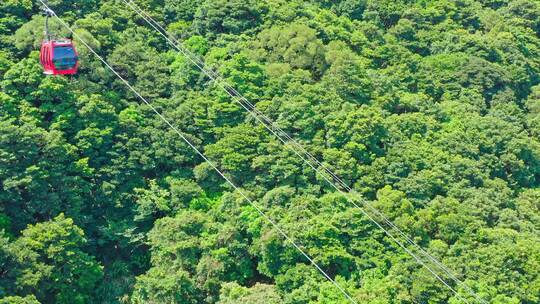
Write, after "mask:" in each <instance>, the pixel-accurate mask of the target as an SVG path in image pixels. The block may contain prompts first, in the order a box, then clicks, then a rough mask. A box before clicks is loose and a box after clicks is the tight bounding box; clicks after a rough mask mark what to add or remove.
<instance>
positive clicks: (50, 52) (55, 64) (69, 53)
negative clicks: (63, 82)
mask: <svg viewBox="0 0 540 304" xmlns="http://www.w3.org/2000/svg"><path fill="white" fill-rule="evenodd" d="M39 59H40V62H41V65H42V66H43V70H44V71H43V72H44V73H45V74H47V75H73V74H75V73H77V68H78V67H79V55H78V54H77V50H75V46H73V42H72V41H71V40H49V41H44V42H43V43H42V44H41V54H40V57H39Z"/></svg>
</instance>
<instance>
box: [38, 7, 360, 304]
mask: <svg viewBox="0 0 540 304" xmlns="http://www.w3.org/2000/svg"><path fill="white" fill-rule="evenodd" d="M39 1H40V2H41V3H42V4H43V6H44V7H46V8H47V9H49V10H50V11H51V12H52V14H53V16H54V17H55V18H56V19H57V20H58V21H59V22H60V24H62V26H64V27H65V28H66V29H68V30H69V31H70V32H71V33H72V34H73V36H74V37H75V38H77V39H78V40H79V41H80V42H81V43H82V44H83V45H84V46H85V47H86V48H88V50H90V52H92V54H94V55H95V56H96V57H97V58H98V59H99V60H100V61H101V62H102V63H103V64H104V65H105V66H106V67H107V68H109V70H111V72H113V74H115V75H116V76H117V77H118V78H119V79H120V80H121V81H122V82H123V83H124V84H125V85H126V86H127V87H128V88H129V89H130V90H131V91H132V92H133V93H134V94H135V95H136V96H137V97H138V98H139V99H141V100H142V101H143V102H144V103H145V104H146V105H147V106H148V107H149V108H150V109H151V110H152V111H153V112H154V113H155V114H156V115H157V116H158V117H159V118H160V119H161V120H162V121H163V122H164V123H165V124H166V125H167V126H169V127H170V128H171V129H172V130H173V131H174V132H176V133H177V134H178V135H179V136H180V137H181V138H182V140H183V141H184V142H185V143H186V144H188V145H189V146H190V147H191V148H192V149H193V150H194V151H195V152H196V153H197V154H198V155H199V156H200V157H201V158H202V159H204V161H206V162H207V163H208V164H209V165H210V166H211V167H212V168H213V169H214V170H215V171H216V172H217V173H218V174H219V175H220V176H221V177H222V178H223V179H224V180H225V181H226V182H227V183H228V184H229V185H231V186H232V187H233V188H234V189H235V190H236V191H237V192H238V193H239V194H240V195H241V196H242V197H243V198H244V199H245V200H246V201H247V202H248V203H249V204H250V205H251V206H252V207H253V208H255V210H256V211H257V212H258V213H259V215H260V216H261V217H263V218H264V219H265V220H266V221H267V222H268V223H269V224H271V225H272V226H273V227H274V229H275V230H276V231H278V232H279V234H281V236H282V237H283V238H284V239H285V240H286V241H287V242H289V243H290V244H291V245H292V246H293V247H294V248H295V249H296V250H297V251H298V252H300V254H301V255H303V256H304V257H305V258H306V259H307V260H308V261H309V262H310V263H311V264H312V265H313V266H314V267H315V268H316V269H317V270H318V271H319V272H320V273H321V274H322V275H323V276H324V277H325V278H326V279H327V280H329V281H330V282H331V283H332V284H333V285H334V286H335V287H336V288H337V289H338V290H339V291H340V292H341V293H342V294H343V295H344V296H345V297H346V298H347V300H349V301H350V302H351V303H354V304H357V302H356V300H354V299H353V298H352V297H351V296H350V295H349V293H348V292H347V291H346V290H345V289H344V288H343V287H341V285H339V284H338V283H337V282H336V281H335V280H334V279H332V278H331V277H330V276H329V275H328V274H327V273H326V272H325V271H324V270H323V269H322V268H321V267H320V266H319V265H318V264H317V263H316V262H315V261H314V259H313V258H311V257H310V256H309V255H308V254H307V253H306V252H305V251H304V250H303V249H302V248H300V245H298V244H297V243H296V242H295V241H294V240H293V239H292V238H291V237H289V236H288V235H287V233H286V232H285V231H284V230H283V229H281V228H280V227H279V225H277V223H276V222H275V221H274V220H273V219H272V218H270V217H269V216H268V215H266V213H264V211H263V210H262V209H261V208H260V207H258V206H257V204H255V203H254V202H253V201H252V200H251V199H250V198H248V197H247V195H246V194H245V193H244V192H243V191H242V190H240V188H238V187H237V186H236V185H235V184H234V183H233V182H232V181H231V180H230V179H229V178H228V177H227V176H226V175H225V174H224V173H223V172H222V171H221V170H220V169H219V168H218V167H217V166H216V165H215V164H214V163H213V162H212V161H211V160H210V159H208V158H207V157H206V156H205V155H204V154H203V153H202V152H201V151H200V150H199V149H198V148H197V147H196V146H195V145H194V144H192V143H191V142H190V141H189V140H188V139H187V137H186V136H185V135H184V134H183V133H182V132H181V131H180V130H179V129H178V128H176V127H175V126H174V125H173V124H172V123H171V122H170V121H169V120H168V119H167V118H165V116H163V114H161V112H159V111H158V110H157V109H156V108H155V107H154V106H153V105H152V104H151V103H150V102H149V101H148V100H147V99H146V98H144V97H143V96H142V95H141V94H140V93H139V92H138V91H137V90H136V89H135V88H134V87H133V86H132V85H131V84H130V83H129V82H128V81H127V80H125V79H124V78H123V77H122V76H121V75H120V74H119V73H118V72H117V71H116V70H115V69H114V68H113V67H112V66H111V65H110V64H109V63H108V62H107V61H105V59H103V57H101V56H100V55H99V54H98V53H97V52H96V51H94V49H93V48H92V47H90V45H88V43H86V41H85V40H84V39H82V38H81V37H80V36H79V35H78V34H77V33H76V32H75V31H74V30H73V29H72V28H71V27H70V26H69V25H68V24H67V23H65V22H64V21H63V20H62V19H61V18H60V17H59V16H58V15H57V14H56V12H54V11H53V10H51V9H50V7H49V6H47V4H45V2H44V1H43V0H39Z"/></svg>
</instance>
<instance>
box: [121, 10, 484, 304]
mask: <svg viewBox="0 0 540 304" xmlns="http://www.w3.org/2000/svg"><path fill="white" fill-rule="evenodd" d="M122 1H124V2H125V3H126V4H127V5H128V6H129V7H130V8H131V9H132V10H134V11H135V12H136V13H137V14H138V15H139V16H140V17H141V18H143V19H144V20H145V21H146V22H147V23H148V24H149V25H150V26H151V27H153V28H154V29H155V30H156V31H158V32H159V33H160V35H161V36H163V37H164V38H165V39H166V40H167V42H168V43H169V44H170V45H172V46H173V47H174V48H175V49H176V50H177V51H179V52H180V53H181V54H182V55H184V56H185V57H186V58H188V59H189V60H190V61H191V62H192V63H193V64H194V65H195V66H197V67H198V68H199V69H200V70H201V72H203V73H204V74H206V75H207V76H208V77H209V78H210V79H211V80H212V81H213V82H214V83H216V85H218V86H219V87H220V88H222V89H223V90H224V91H225V92H226V93H227V94H228V95H229V96H230V97H231V98H232V99H233V100H234V101H236V102H237V103H239V104H240V105H241V106H242V107H243V108H244V109H245V110H247V111H248V112H250V114H251V115H252V116H253V117H254V118H255V119H256V120H258V121H259V122H260V123H261V124H263V126H265V127H266V128H267V129H268V130H269V131H270V132H271V133H273V134H274V135H275V136H276V137H277V138H278V139H279V140H280V141H281V142H282V143H283V144H284V145H285V146H286V147H288V148H289V149H291V150H292V151H293V152H294V153H295V154H296V155H298V156H299V157H300V158H301V159H302V160H303V161H304V162H305V163H307V164H308V165H309V166H310V167H311V168H312V169H314V170H315V171H316V172H317V173H319V174H320V175H321V176H322V177H323V178H324V179H325V181H326V182H328V183H329V184H330V185H331V186H332V187H333V188H335V189H336V190H337V191H338V192H340V193H341V194H345V193H344V191H345V192H347V193H349V194H353V195H354V196H356V197H361V195H360V194H358V193H357V192H356V191H355V190H354V189H352V188H351V187H350V186H348V185H347V184H346V183H345V182H344V181H343V180H342V179H341V178H340V177H339V176H337V175H336V174H335V173H334V172H333V171H332V170H330V169H329V168H327V167H326V166H325V165H324V164H323V163H321V162H320V161H319V160H318V159H317V158H316V157H314V156H313V155H312V154H311V153H310V152H308V151H307V150H306V149H305V148H304V147H303V146H302V145H301V144H299V143H298V142H297V141H296V140H294V139H293V138H291V137H290V136H289V135H288V134H287V133H286V132H285V131H283V130H282V129H281V128H279V127H278V126H277V125H276V124H275V123H274V122H273V121H272V120H271V119H270V118H268V116H266V115H265V114H264V113H262V112H260V111H259V110H258V109H257V108H256V107H255V106H254V105H253V104H252V103H251V102H249V100H247V99H246V98H245V97H244V96H243V95H242V94H240V93H239V92H238V91H237V90H236V89H235V88H234V87H232V86H231V85H229V84H228V83H227V82H226V81H225V80H224V79H223V78H222V77H221V76H220V75H219V74H218V73H217V72H215V71H213V70H212V69H211V68H208V67H207V65H206V64H205V63H204V62H203V61H202V60H201V59H200V58H199V57H198V56H196V55H194V54H193V53H192V52H191V51H189V50H188V49H187V48H185V47H184V46H183V45H182V43H180V42H179V41H178V40H177V39H175V38H174V37H172V36H171V35H169V34H168V32H167V30H165V29H164V28H163V27H162V26H161V25H160V24H159V23H158V22H157V21H155V20H154V19H153V18H152V17H151V16H150V15H149V14H148V13H146V12H145V11H144V10H143V9H141V8H140V7H139V6H137V4H135V3H134V2H133V1H132V0H129V1H128V0H122ZM291 146H292V147H291ZM321 171H323V172H321ZM327 175H329V176H330V177H331V179H330V178H328V176H327ZM336 183H337V184H338V185H339V187H338V186H337V185H336ZM343 190H344V191H343ZM348 201H349V202H350V203H351V204H352V205H353V206H355V207H356V208H358V209H360V210H361V212H362V213H363V214H364V215H366V216H367V217H368V218H369V219H370V220H371V221H372V222H373V223H374V224H375V225H376V226H378V227H379V228H380V229H382V230H383V231H384V232H385V233H386V234H387V235H388V236H389V237H390V238H392V239H393V240H394V242H396V243H397V244H398V245H399V246H400V247H401V248H402V249H404V250H405V251H406V252H407V253H409V254H410V255H411V256H412V257H413V258H414V259H415V260H416V261H417V262H418V263H419V264H420V265H422V266H424V267H425V268H426V269H427V270H428V271H430V272H431V273H432V274H433V275H434V276H435V277H436V278H437V279H438V280H439V281H440V282H441V283H443V284H444V285H445V286H446V287H447V288H449V289H450V290H451V291H452V292H453V293H454V294H455V295H456V296H457V297H458V298H459V299H460V300H462V301H463V302H465V303H469V302H468V301H467V300H466V299H465V298H463V297H462V296H461V295H460V294H459V293H458V292H457V291H456V290H455V289H454V288H453V287H451V286H450V285H449V284H448V283H447V282H446V281H445V280H444V279H443V278H442V277H441V276H440V275H439V274H437V273H436V272H435V271H434V270H433V269H431V267H429V266H428V265H427V264H426V263H430V264H434V265H435V266H436V267H437V268H439V270H440V271H442V272H443V273H444V274H445V275H446V276H447V277H448V278H450V279H451V280H452V281H453V282H454V283H456V285H458V286H460V287H462V288H464V289H465V290H466V291H467V292H468V293H469V294H470V295H472V296H473V297H475V298H476V300H477V301H478V302H480V303H485V304H487V302H486V301H485V300H483V299H482V298H480V297H479V296H478V295H477V294H476V293H475V292H474V291H473V290H472V289H471V288H470V287H469V286H467V285H466V284H464V283H463V282H462V281H461V280H460V279H459V278H457V276H456V275H455V274H454V273H453V272H452V271H451V270H450V269H449V268H448V267H446V266H445V265H444V264H443V263H441V262H440V261H439V260H438V259H437V258H435V257H433V256H432V255H431V254H430V253H428V252H427V251H425V250H424V249H423V248H422V247H421V246H419V245H418V244H416V242H414V241H413V240H412V239H411V238H410V237H409V236H408V235H407V234H406V233H404V232H403V231H402V230H401V229H399V228H398V227H397V226H396V225H395V224H394V223H393V222H392V221H390V220H389V219H388V218H387V217H386V216H385V215H384V214H383V213H382V212H380V211H379V210H378V209H377V208H375V207H373V206H372V205H371V204H370V203H369V202H367V201H365V200H362V203H363V205H365V206H366V207H367V209H369V210H370V211H371V212H373V213H375V215H376V216H377V217H379V218H381V219H382V221H383V222H384V225H387V226H389V227H390V228H389V229H386V228H384V227H383V226H382V224H380V223H378V222H377V221H376V220H375V219H374V218H373V216H372V215H369V214H368V213H367V211H366V210H364V209H363V208H362V207H360V206H359V205H358V204H357V203H355V202H354V201H353V200H350V199H348ZM389 230H393V231H395V232H396V233H397V234H398V235H399V236H400V237H401V238H403V239H404V240H405V243H407V244H408V245H410V246H412V247H413V248H414V250H417V251H418V252H419V253H420V254H421V255H423V256H424V257H425V258H426V259H427V261H422V260H421V259H420V258H419V257H417V256H416V255H415V254H414V253H412V252H411V251H410V250H409V249H408V248H406V247H405V245H404V244H403V243H402V242H401V241H398V240H397V238H396V237H395V236H393V235H392V234H391V233H390V231H389Z"/></svg>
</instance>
